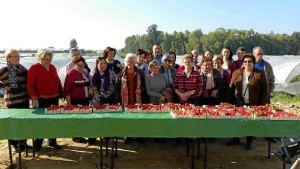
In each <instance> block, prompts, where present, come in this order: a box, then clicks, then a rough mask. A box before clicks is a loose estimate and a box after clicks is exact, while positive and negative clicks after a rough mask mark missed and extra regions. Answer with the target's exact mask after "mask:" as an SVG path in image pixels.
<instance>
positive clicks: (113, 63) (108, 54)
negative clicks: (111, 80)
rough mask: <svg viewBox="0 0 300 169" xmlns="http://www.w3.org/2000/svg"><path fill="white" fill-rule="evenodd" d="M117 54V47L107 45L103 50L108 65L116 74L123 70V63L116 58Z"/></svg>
mask: <svg viewBox="0 0 300 169" xmlns="http://www.w3.org/2000/svg"><path fill="white" fill-rule="evenodd" d="M115 55H116V49H114V48H111V47H107V48H105V49H104V51H103V56H104V58H105V59H106V62H107V67H108V69H109V70H112V71H114V72H115V74H116V75H117V74H119V73H120V72H121V71H122V69H123V68H122V64H121V63H120V62H119V61H118V60H114V58H115Z"/></svg>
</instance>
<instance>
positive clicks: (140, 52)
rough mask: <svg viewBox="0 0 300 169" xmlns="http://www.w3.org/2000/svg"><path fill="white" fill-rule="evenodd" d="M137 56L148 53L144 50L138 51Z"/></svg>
mask: <svg viewBox="0 0 300 169" xmlns="http://www.w3.org/2000/svg"><path fill="white" fill-rule="evenodd" d="M135 54H136V55H142V54H145V55H146V52H145V51H144V50H143V49H137V50H136V53H135Z"/></svg>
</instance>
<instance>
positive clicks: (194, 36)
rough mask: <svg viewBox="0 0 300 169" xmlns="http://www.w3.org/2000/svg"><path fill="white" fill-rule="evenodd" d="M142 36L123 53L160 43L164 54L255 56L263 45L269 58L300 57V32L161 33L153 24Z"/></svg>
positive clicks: (134, 38)
mask: <svg viewBox="0 0 300 169" xmlns="http://www.w3.org/2000/svg"><path fill="white" fill-rule="evenodd" d="M146 32H147V33H146V34H143V35H132V36H129V37H127V38H126V39H125V48H124V49H123V51H124V52H126V53H128V52H134V51H136V50H137V49H138V48H141V49H145V50H150V51H151V50H152V49H151V48H152V46H153V45H154V44H160V46H161V49H162V51H163V53H167V52H168V51H174V52H175V53H176V54H179V55H182V54H185V53H190V52H191V51H192V50H193V49H197V50H198V51H199V52H200V53H203V52H205V51H206V50H211V51H213V53H214V54H219V53H220V51H221V49H222V48H223V47H226V46H228V47H230V48H231V49H232V50H233V51H235V50H236V49H237V48H238V47H244V48H245V49H246V52H249V53H252V49H253V48H254V47H255V46H261V47H263V49H264V54H267V55H300V32H293V33H292V34H291V35H287V34H285V33H284V34H275V33H274V32H273V31H271V32H270V33H266V34H262V33H258V32H255V31H254V30H253V29H250V30H238V29H224V28H218V29H216V30H215V31H213V32H209V33H208V34H204V33H203V32H202V30H201V29H196V30H194V31H192V32H189V31H187V30H186V31H185V32H177V31H174V32H173V33H172V34H169V33H167V32H162V31H159V30H158V29H157V25H156V24H153V25H151V26H149V27H148V28H147V31H146Z"/></svg>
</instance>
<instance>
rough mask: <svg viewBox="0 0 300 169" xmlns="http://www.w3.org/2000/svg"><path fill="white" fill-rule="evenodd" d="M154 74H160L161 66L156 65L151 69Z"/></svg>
mask: <svg viewBox="0 0 300 169" xmlns="http://www.w3.org/2000/svg"><path fill="white" fill-rule="evenodd" d="M150 70H151V72H152V75H158V74H159V66H158V65H155V66H153V67H152V68H151V69H150Z"/></svg>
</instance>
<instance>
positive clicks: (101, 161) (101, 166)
mask: <svg viewBox="0 0 300 169" xmlns="http://www.w3.org/2000/svg"><path fill="white" fill-rule="evenodd" d="M99 146H100V167H99V168H100V169H103V152H102V147H103V138H102V137H100V145H99Z"/></svg>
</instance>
